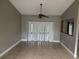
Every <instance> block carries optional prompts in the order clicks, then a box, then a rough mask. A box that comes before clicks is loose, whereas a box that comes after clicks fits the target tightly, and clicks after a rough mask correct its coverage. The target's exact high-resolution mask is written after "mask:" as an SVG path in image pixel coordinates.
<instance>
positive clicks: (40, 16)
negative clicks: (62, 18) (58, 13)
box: [39, 14, 49, 18]
mask: <svg viewBox="0 0 79 59" xmlns="http://www.w3.org/2000/svg"><path fill="white" fill-rule="evenodd" d="M42 17H46V18H49V17H48V16H46V15H44V14H39V18H42Z"/></svg>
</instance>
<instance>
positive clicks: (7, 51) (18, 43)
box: [0, 40, 21, 58]
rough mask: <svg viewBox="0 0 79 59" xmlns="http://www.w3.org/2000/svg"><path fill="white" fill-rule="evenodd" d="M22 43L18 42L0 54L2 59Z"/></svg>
mask: <svg viewBox="0 0 79 59" xmlns="http://www.w3.org/2000/svg"><path fill="white" fill-rule="evenodd" d="M20 42H21V40H20V41H18V42H16V43H15V44H14V45H12V46H11V47H10V48H8V49H6V50H5V51H4V52H3V53H1V54H0V58H1V57H2V56H3V55H5V54H6V53H7V52H9V51H10V50H11V49H12V48H14V47H15V46H16V45H18V44H19V43H20Z"/></svg>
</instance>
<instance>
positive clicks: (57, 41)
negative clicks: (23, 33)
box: [21, 39, 60, 43]
mask: <svg viewBox="0 0 79 59" xmlns="http://www.w3.org/2000/svg"><path fill="white" fill-rule="evenodd" d="M21 41H25V42H27V39H21ZM53 42H56V43H60V41H55V40H54V41H53Z"/></svg>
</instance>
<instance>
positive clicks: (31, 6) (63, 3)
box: [10, 0, 75, 16]
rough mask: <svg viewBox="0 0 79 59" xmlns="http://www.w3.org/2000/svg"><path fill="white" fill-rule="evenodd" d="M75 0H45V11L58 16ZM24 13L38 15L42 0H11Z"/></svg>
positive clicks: (47, 13)
mask: <svg viewBox="0 0 79 59" xmlns="http://www.w3.org/2000/svg"><path fill="white" fill-rule="evenodd" d="M74 1H75V0H44V1H43V4H44V5H43V13H44V14H46V15H54V16H58V15H61V14H63V13H64V12H65V11H66V10H67V8H68V7H69V6H70V5H71V4H72V3H73V2H74ZM10 2H11V3H12V4H13V5H14V6H15V7H16V9H17V10H18V11H19V12H20V13H21V14H22V15H37V14H39V10H40V3H41V2H42V1H41V0H10Z"/></svg>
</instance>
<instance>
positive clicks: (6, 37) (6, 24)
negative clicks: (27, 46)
mask: <svg viewBox="0 0 79 59" xmlns="http://www.w3.org/2000/svg"><path fill="white" fill-rule="evenodd" d="M20 34H21V15H20V13H19V12H18V11H17V10H16V9H15V8H14V7H13V6H12V5H11V3H9V1H8V0H0V54H1V53H2V52H4V51H5V50H6V49H8V48H9V47H10V46H12V45H13V44H15V43H16V42H17V41H19V40H20Z"/></svg>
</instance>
